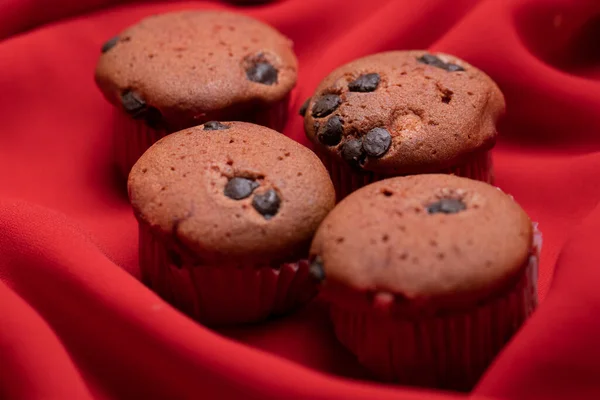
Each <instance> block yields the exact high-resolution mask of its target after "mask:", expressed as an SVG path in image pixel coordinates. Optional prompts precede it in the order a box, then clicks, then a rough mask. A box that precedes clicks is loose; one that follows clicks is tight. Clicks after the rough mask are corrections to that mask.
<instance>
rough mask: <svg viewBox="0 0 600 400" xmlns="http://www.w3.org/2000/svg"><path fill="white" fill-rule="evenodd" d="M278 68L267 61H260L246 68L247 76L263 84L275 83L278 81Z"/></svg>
mask: <svg viewBox="0 0 600 400" xmlns="http://www.w3.org/2000/svg"><path fill="white" fill-rule="evenodd" d="M277 75H278V72H277V69H276V68H275V67H274V66H272V65H271V64H270V63H268V62H267V61H264V60H263V61H258V62H256V63H255V64H252V65H251V66H250V67H249V68H248V69H247V70H246V76H247V77H248V79H249V80H251V81H252V82H256V83H262V84H263V85H273V84H274V83H277Z"/></svg>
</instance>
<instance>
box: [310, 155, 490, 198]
mask: <svg viewBox="0 0 600 400" xmlns="http://www.w3.org/2000/svg"><path fill="white" fill-rule="evenodd" d="M319 157H320V158H321V161H322V162H323V164H324V165H325V167H326V168H327V170H328V171H329V175H330V176H331V181H332V182H333V186H334V187H335V192H336V194H337V199H338V201H340V200H342V199H343V198H344V197H346V196H348V195H349V194H350V193H352V192H354V191H355V190H357V189H360V188H361V187H363V186H366V185H368V184H370V183H373V182H377V181H380V180H383V179H387V178H391V176H389V175H382V174H377V173H374V172H369V171H356V170H353V169H352V168H351V167H350V166H348V165H346V164H344V163H342V162H340V161H339V160H337V159H334V158H333V157H331V156H330V155H328V154H324V153H323V154H319ZM433 172H437V173H442V174H452V175H457V176H462V177H465V178H470V179H475V180H478V181H483V182H487V183H490V184H492V183H493V182H494V175H493V164H492V156H491V152H490V151H485V152H481V154H477V155H475V156H473V157H471V158H470V159H469V161H467V162H466V163H464V164H461V165H457V166H455V167H451V168H446V169H442V170H439V171H433Z"/></svg>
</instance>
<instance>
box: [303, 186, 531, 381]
mask: <svg viewBox="0 0 600 400" xmlns="http://www.w3.org/2000/svg"><path fill="white" fill-rule="evenodd" d="M540 245H541V242H540V235H539V233H537V230H536V228H535V226H534V225H533V224H532V222H531V221H530V219H529V218H528V217H527V215H526V214H525V212H524V211H523V210H522V209H521V208H520V207H519V205H518V204H517V203H515V202H514V200H513V199H512V197H510V196H508V195H506V194H504V193H503V192H502V191H500V190H498V189H497V188H495V187H493V186H491V185H489V184H487V183H483V182H479V181H475V180H470V179H467V178H461V177H456V176H452V175H443V174H424V175H413V176H407V177H396V178H390V179H386V180H382V181H379V182H376V183H373V184H370V185H368V186H366V187H364V188H362V189H359V190H358V191H356V192H354V193H352V194H351V195H350V196H348V197H347V198H345V199H344V200H343V201H342V202H340V203H339V204H338V205H337V207H336V208H335V209H334V210H333V211H332V212H331V213H330V214H329V215H328V216H327V218H325V220H324V221H323V223H322V224H321V226H320V228H319V230H318V231H317V234H316V236H315V238H314V241H313V243H312V248H311V251H310V253H311V260H312V263H311V272H312V275H313V276H314V277H315V278H317V279H319V280H321V281H322V287H321V292H322V294H323V296H324V298H326V299H327V300H328V301H329V302H331V316H332V319H333V323H334V326H335V331H336V334H337V336H338V338H339V340H340V341H341V342H342V343H343V344H344V345H345V346H346V347H348V348H349V349H350V350H351V351H352V352H354V353H355V354H356V356H357V357H358V359H359V361H360V362H361V363H363V364H364V365H365V366H367V367H368V368H370V369H371V370H372V371H373V372H374V373H375V374H376V375H377V376H378V377H380V378H381V379H384V380H389V381H397V382H400V383H403V384H412V385H422V386H433V387H442V388H452V389H470V388H471V387H472V386H473V384H474V383H475V382H476V381H477V379H478V378H479V377H480V375H481V374H482V373H483V371H484V370H485V368H486V367H487V366H488V365H489V363H490V362H491V361H492V360H493V358H494V357H495V356H496V354H497V353H498V352H499V351H500V350H501V349H502V347H503V346H504V345H505V344H506V343H507V342H508V340H509V339H510V338H511V336H512V335H513V334H514V333H515V332H516V331H517V330H518V328H519V327H520V326H521V324H522V323H523V322H524V321H525V319H526V318H527V317H528V316H529V315H530V314H531V313H532V311H533V310H534V308H535V306H536V304H537V293H536V280H537V264H538V254H539V247H540Z"/></svg>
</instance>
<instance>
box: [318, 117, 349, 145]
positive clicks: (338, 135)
mask: <svg viewBox="0 0 600 400" xmlns="http://www.w3.org/2000/svg"><path fill="white" fill-rule="evenodd" d="M343 133H344V127H343V126H342V119H341V118H340V117H339V116H337V115H334V116H333V117H331V118H329V119H328V120H327V123H326V124H325V125H324V126H323V127H322V128H321V129H320V130H319V132H318V134H317V137H318V138H319V141H320V142H321V143H323V144H324V145H327V146H335V145H337V144H338V143H339V142H340V141H341V140H342V134H343Z"/></svg>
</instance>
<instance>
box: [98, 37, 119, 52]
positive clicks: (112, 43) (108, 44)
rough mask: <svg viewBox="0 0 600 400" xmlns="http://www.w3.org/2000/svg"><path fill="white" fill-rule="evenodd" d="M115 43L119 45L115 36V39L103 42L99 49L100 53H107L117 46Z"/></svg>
mask: <svg viewBox="0 0 600 400" xmlns="http://www.w3.org/2000/svg"><path fill="white" fill-rule="evenodd" d="M117 43H119V37H118V36H115V37H113V38H111V39H110V40H108V41H107V42H105V43H104V44H103V45H102V47H101V48H100V51H102V53H106V52H107V51H109V50H110V49H112V48H113V47H115V46H116V45H117Z"/></svg>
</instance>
